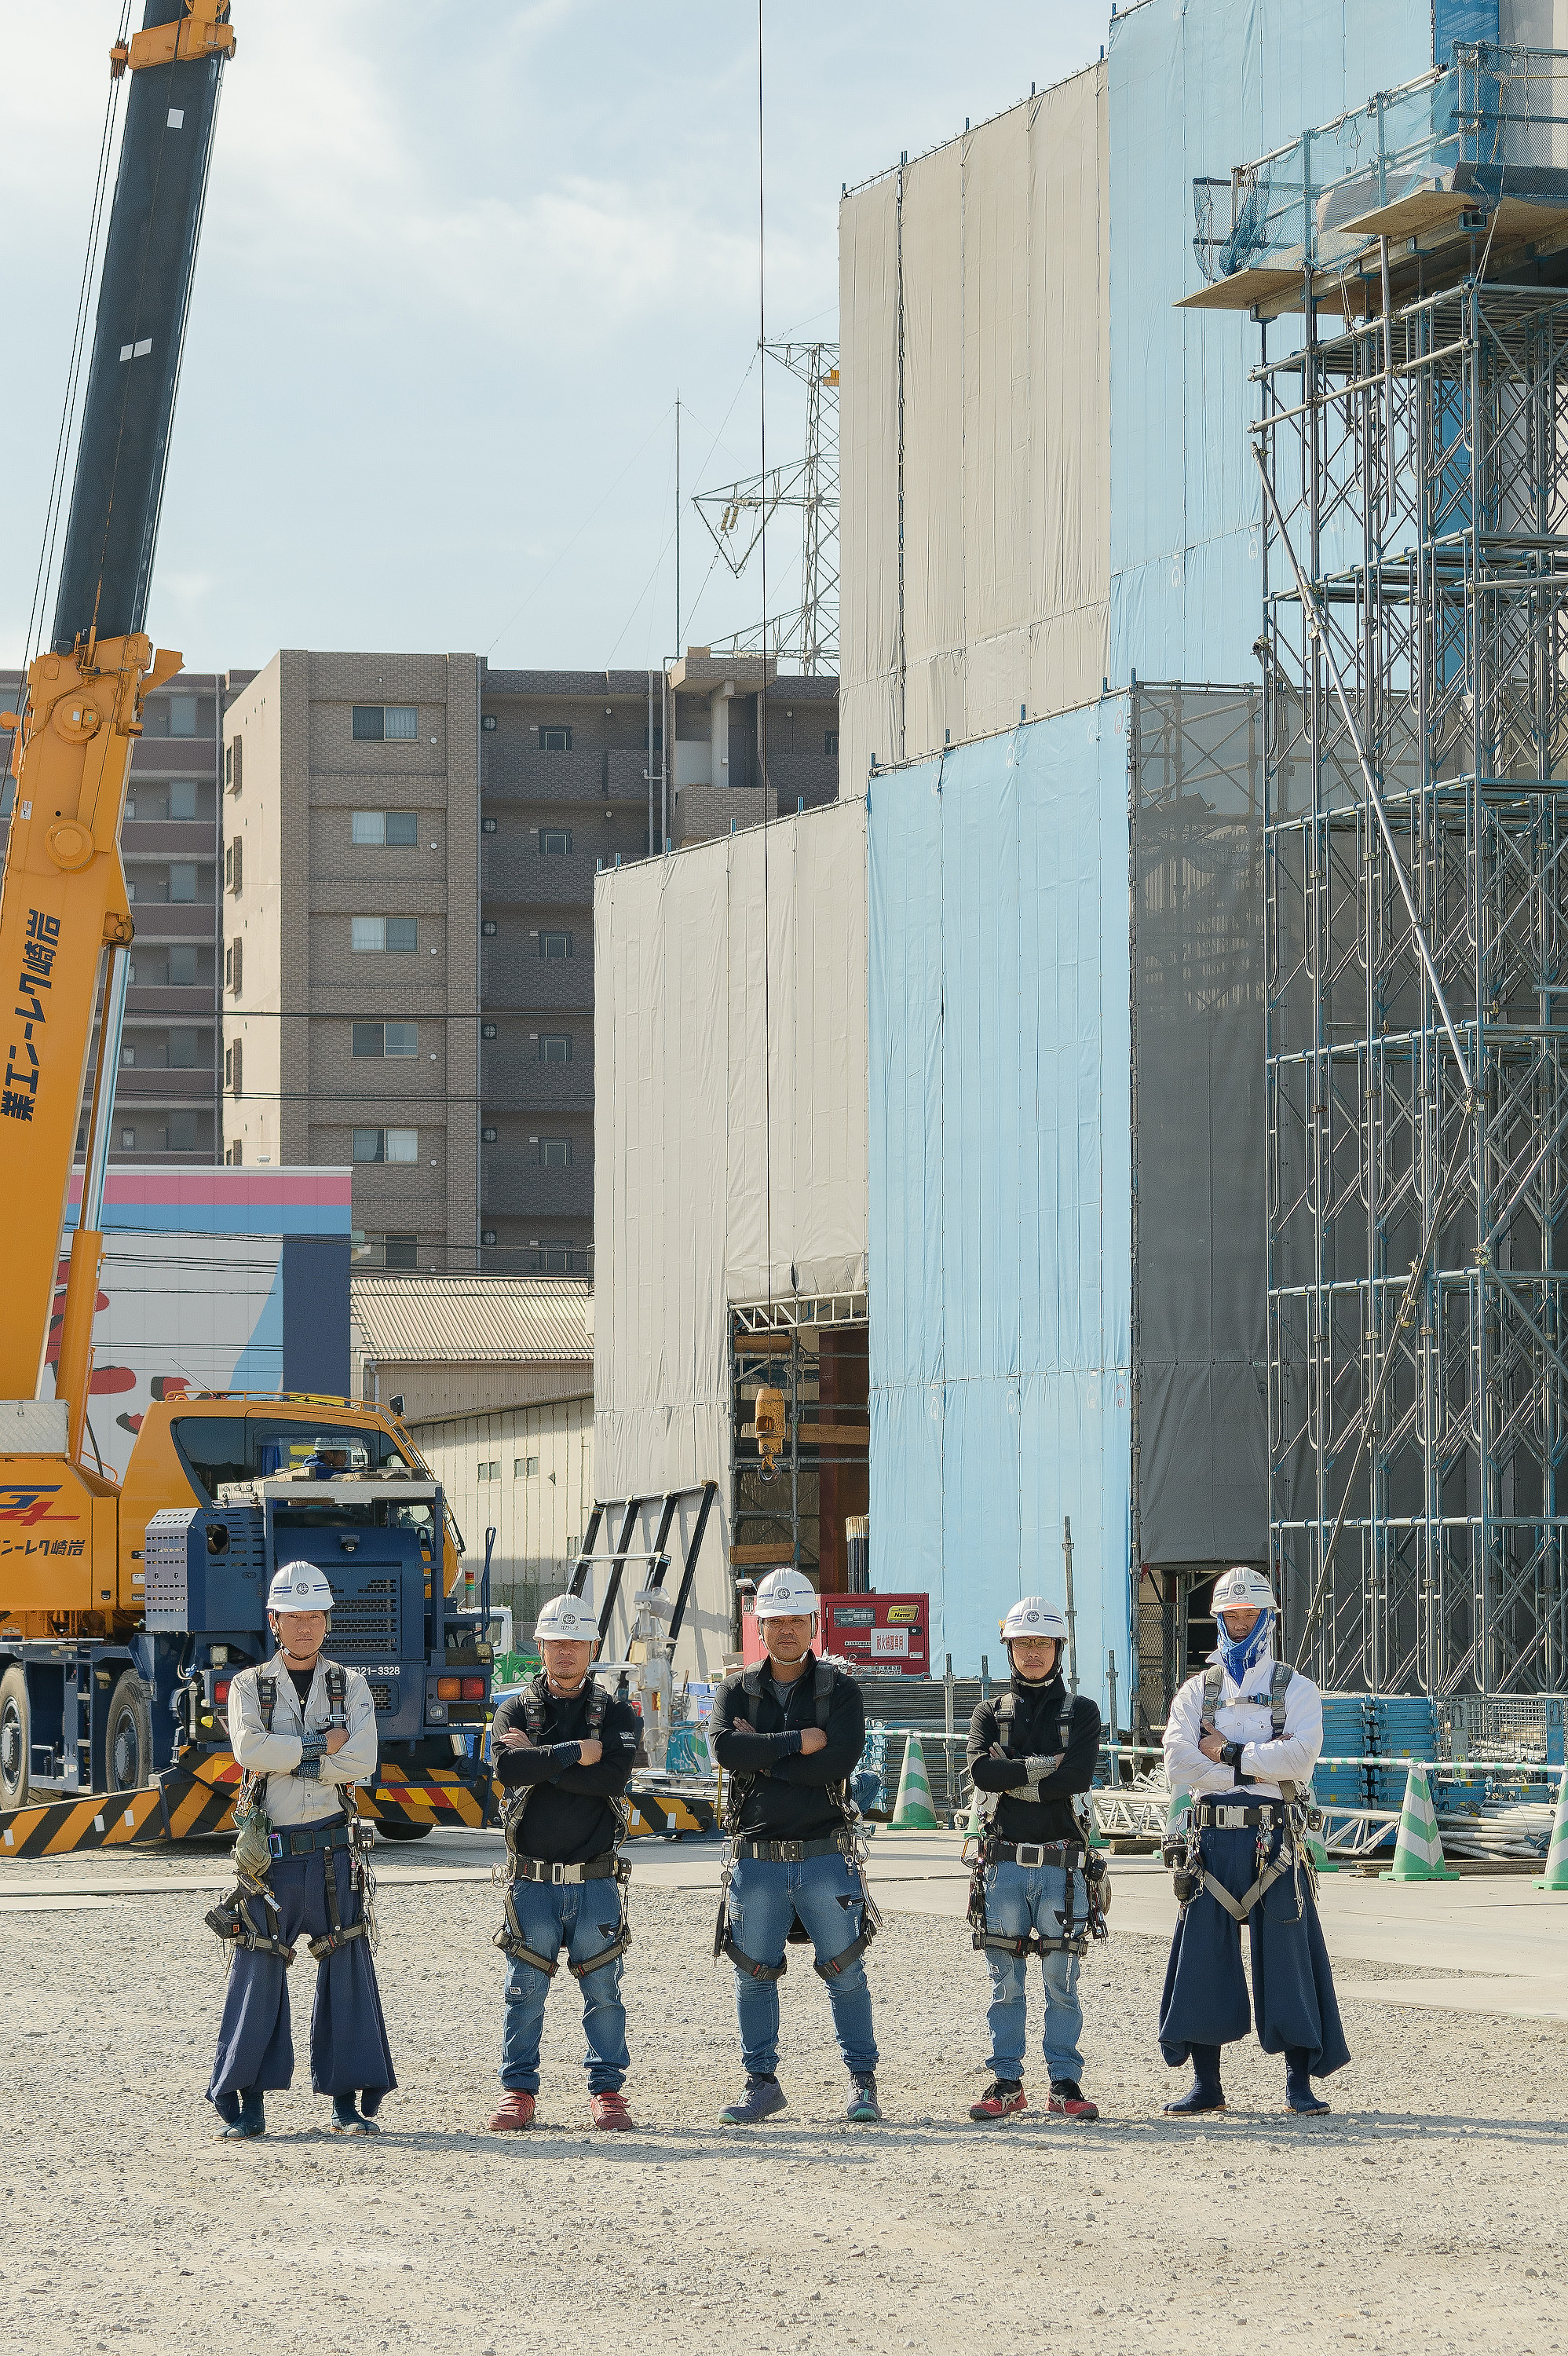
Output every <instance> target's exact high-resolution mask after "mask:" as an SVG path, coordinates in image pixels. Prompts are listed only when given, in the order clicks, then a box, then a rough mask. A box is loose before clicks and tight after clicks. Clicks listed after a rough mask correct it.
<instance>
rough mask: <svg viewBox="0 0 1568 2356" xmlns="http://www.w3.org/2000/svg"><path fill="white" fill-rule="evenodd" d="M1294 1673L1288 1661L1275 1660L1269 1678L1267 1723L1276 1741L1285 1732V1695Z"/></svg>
mask: <svg viewBox="0 0 1568 2356" xmlns="http://www.w3.org/2000/svg"><path fill="white" fill-rule="evenodd" d="M1295 1675H1296V1671H1295V1670H1294V1669H1293V1668H1292V1667H1291V1665H1290V1663H1289V1662H1288V1661H1276V1662H1275V1665H1274V1675H1273V1676H1271V1677H1270V1679H1269V1687H1268V1714H1269V1724H1270V1728H1271V1730H1272V1732H1273V1735H1274V1739H1275V1741H1276V1742H1277V1741H1278V1740H1279V1739H1280V1737H1281V1735H1282V1734H1283V1733H1284V1732H1285V1696H1286V1694H1287V1693H1288V1692H1289V1691H1290V1681H1291V1679H1292V1677H1294V1676H1295Z"/></svg>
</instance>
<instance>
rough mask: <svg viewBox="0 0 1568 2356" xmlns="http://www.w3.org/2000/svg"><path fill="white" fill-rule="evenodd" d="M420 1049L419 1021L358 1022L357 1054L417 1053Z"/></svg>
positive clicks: (356, 1025)
mask: <svg viewBox="0 0 1568 2356" xmlns="http://www.w3.org/2000/svg"><path fill="white" fill-rule="evenodd" d="M419 1051H420V1026H419V1024H418V1023H355V1025H354V1053H355V1054H356V1055H418V1054H419Z"/></svg>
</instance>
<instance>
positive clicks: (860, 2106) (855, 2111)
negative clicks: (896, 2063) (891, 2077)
mask: <svg viewBox="0 0 1568 2356" xmlns="http://www.w3.org/2000/svg"><path fill="white" fill-rule="evenodd" d="M881 2115H882V2106H881V2104H880V2103H879V2102H878V2100H877V2081H876V2075H875V2072H872V2071H870V2070H855V2071H852V2072H851V2073H850V2078H849V2104H848V2111H847V2113H846V2116H847V2117H848V2119H849V2120H850V2121H851V2123H852V2124H853V2125H854V2126H858V2127H869V2126H875V2125H876V2123H877V2121H878V2120H879V2119H880V2117H881Z"/></svg>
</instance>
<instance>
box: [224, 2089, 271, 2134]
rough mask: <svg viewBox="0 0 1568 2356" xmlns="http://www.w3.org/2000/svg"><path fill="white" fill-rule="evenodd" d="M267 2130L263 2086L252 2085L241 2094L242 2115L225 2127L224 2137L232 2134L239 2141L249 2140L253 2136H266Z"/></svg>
mask: <svg viewBox="0 0 1568 2356" xmlns="http://www.w3.org/2000/svg"><path fill="white" fill-rule="evenodd" d="M266 2132H267V2106H266V2104H265V2102H264V2101H263V2099H262V2096H261V2088H260V2087H259V2086H251V2088H249V2090H248V2091H247V2092H246V2093H245V2094H241V2095H240V2115H239V2117H238V2118H237V2119H236V2120H235V2122H234V2124H233V2125H232V2126H226V2127H225V2128H224V2130H223V2134H224V2139H225V2141H227V2140H228V2139H229V2136H233V2137H234V2138H235V2139H236V2140H237V2141H241V2142H249V2141H250V2140H251V2137H252V2136H264V2135H265V2134H266Z"/></svg>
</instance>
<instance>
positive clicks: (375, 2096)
mask: <svg viewBox="0 0 1568 2356" xmlns="http://www.w3.org/2000/svg"><path fill="white" fill-rule="evenodd" d="M391 2091H392V2090H391V2088H390V2087H389V2086H367V2087H366V2088H365V2089H364V2090H363V2092H362V2093H361V2094H360V2096H359V2115H360V2117H361V2118H362V2119H366V2120H370V2119H373V2118H374V2117H375V2115H376V2114H377V2112H378V2111H379V2109H380V2107H381V2105H382V2104H383V2103H384V2102H385V2101H386V2099H387V2097H388V2095H389V2094H390V2093H391ZM371 2131H372V2133H373V2134H379V2132H380V2130H379V2128H373V2129H372V2130H371Z"/></svg>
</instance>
